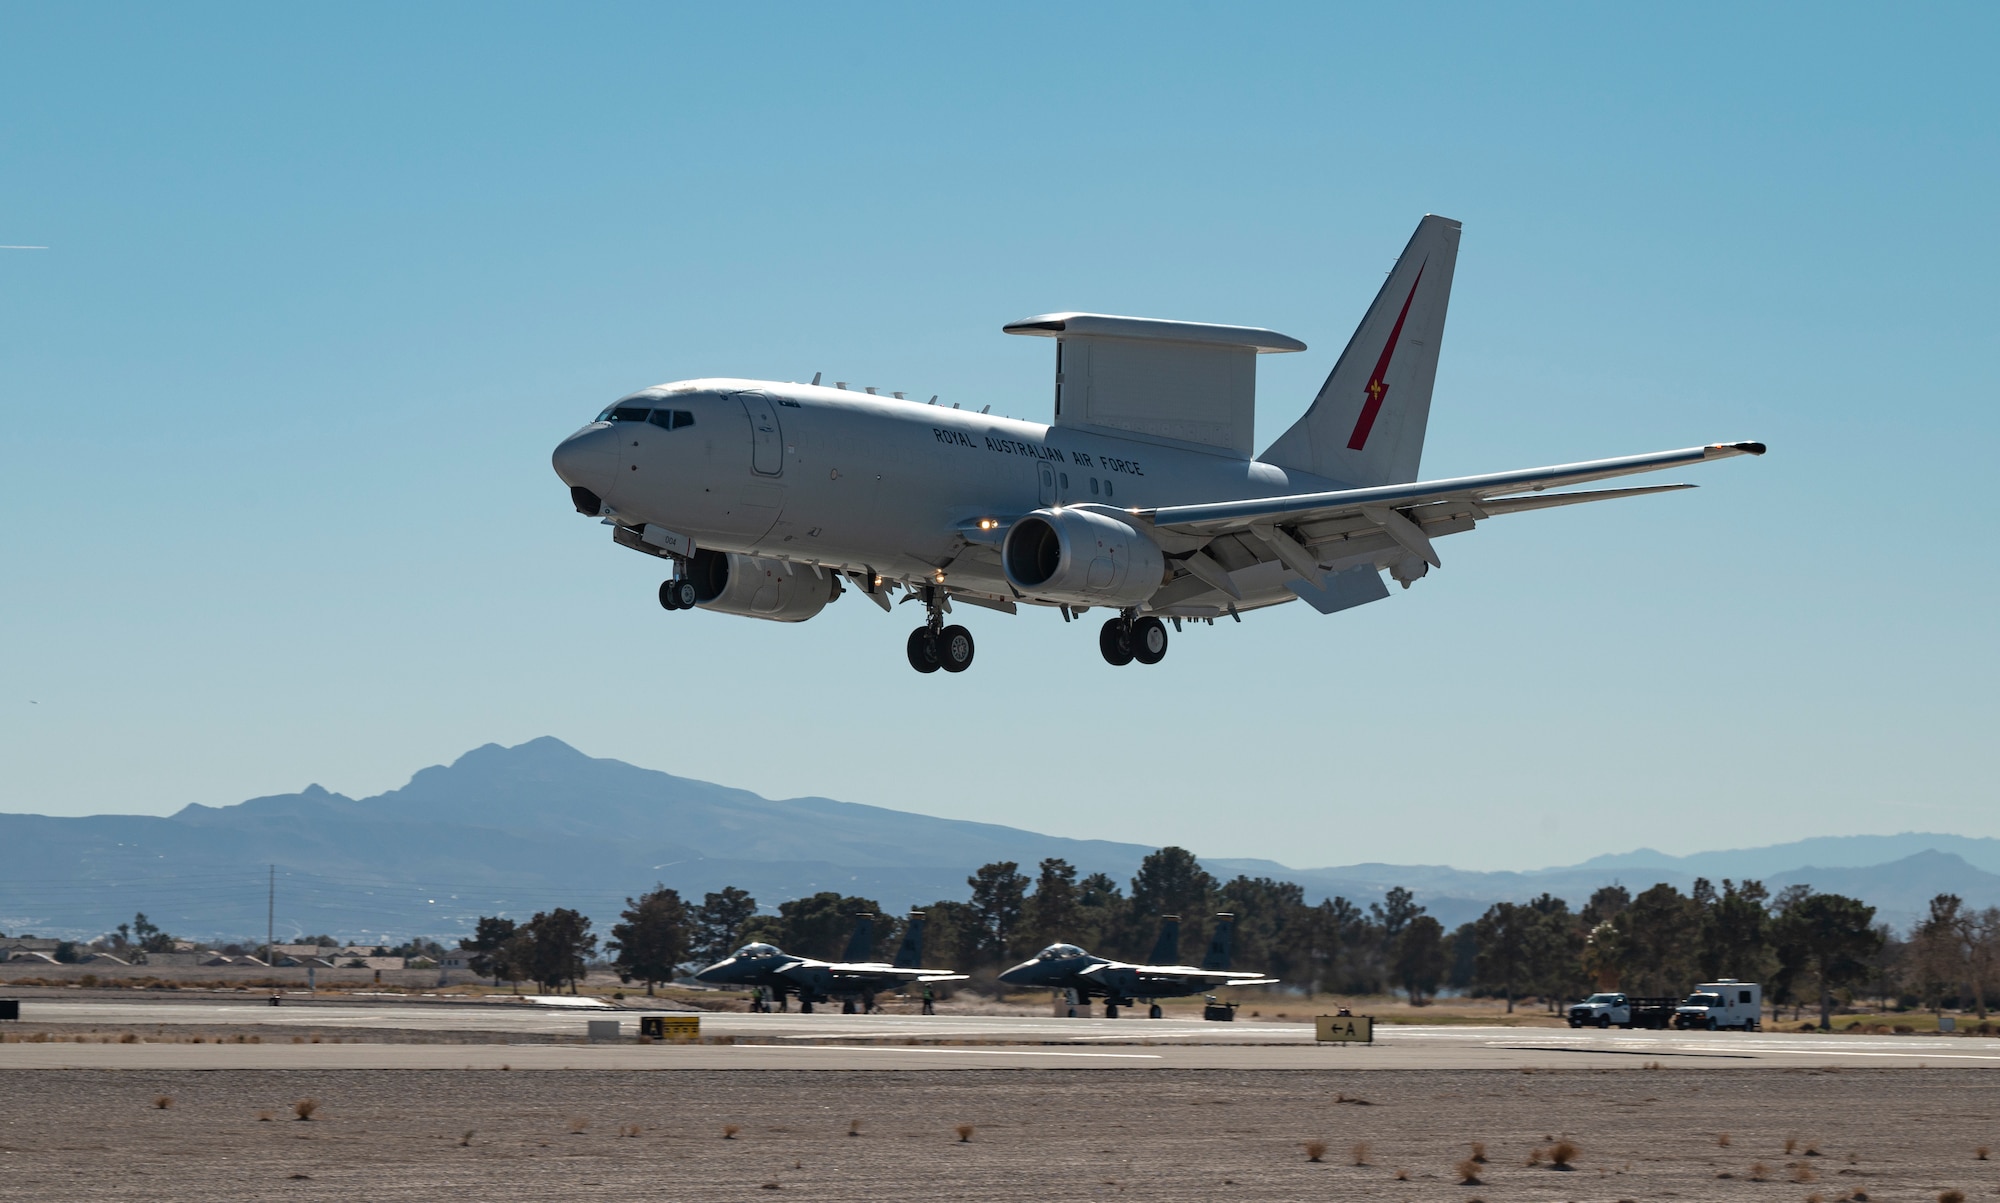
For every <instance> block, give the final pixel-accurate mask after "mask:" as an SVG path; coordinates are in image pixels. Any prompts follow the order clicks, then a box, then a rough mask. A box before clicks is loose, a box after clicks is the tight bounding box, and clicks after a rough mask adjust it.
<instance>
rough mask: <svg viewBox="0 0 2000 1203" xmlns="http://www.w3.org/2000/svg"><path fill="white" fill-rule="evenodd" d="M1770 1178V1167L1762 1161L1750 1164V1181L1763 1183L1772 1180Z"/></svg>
mask: <svg viewBox="0 0 2000 1203" xmlns="http://www.w3.org/2000/svg"><path fill="white" fill-rule="evenodd" d="M1770 1176H1771V1167H1770V1166H1768V1165H1765V1164H1764V1163H1763V1162H1761V1161H1755V1162H1752V1163H1751V1164H1750V1181H1752V1182H1763V1181H1765V1180H1767V1179H1768V1178H1770Z"/></svg>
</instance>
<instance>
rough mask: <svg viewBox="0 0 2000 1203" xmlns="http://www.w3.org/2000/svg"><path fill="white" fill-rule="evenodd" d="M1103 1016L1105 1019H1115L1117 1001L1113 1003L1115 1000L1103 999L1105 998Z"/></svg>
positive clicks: (1116, 1016)
mask: <svg viewBox="0 0 2000 1203" xmlns="http://www.w3.org/2000/svg"><path fill="white" fill-rule="evenodd" d="M1104 1017H1105V1018H1106V1019H1116V1018H1118V1004H1117V1003H1115V1002H1112V1001H1111V1000H1110V999H1105V1000H1104Z"/></svg>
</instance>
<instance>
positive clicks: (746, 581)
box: [687, 549, 840, 622]
mask: <svg viewBox="0 0 2000 1203" xmlns="http://www.w3.org/2000/svg"><path fill="white" fill-rule="evenodd" d="M687 574H688V579H689V580H691V581H693V582H694V593H695V605H697V606H699V607H700V608H702V609H704V610H714V611H715V612H716V613H718V614H740V615H742V616H743V617H745V618H768V619H770V620H771V621H773V622H804V621H805V620H806V619H808V618H811V617H812V616H813V615H815V614H817V613H819V612H820V611H821V610H824V609H826V603H828V602H830V601H832V600H833V599H834V598H836V597H839V596H840V582H839V581H838V579H836V578H835V576H834V574H833V573H831V572H828V573H826V574H825V575H824V576H821V575H818V574H815V573H814V572H813V570H812V569H811V568H809V567H807V566H805V565H803V564H791V565H787V564H785V563H784V562H783V561H780V560H764V559H759V558H758V557H756V556H739V555H736V554H735V553H733V552H722V551H709V550H707V549H703V550H700V551H697V552H695V553H694V555H693V557H692V558H690V559H689V560H688V567H687Z"/></svg>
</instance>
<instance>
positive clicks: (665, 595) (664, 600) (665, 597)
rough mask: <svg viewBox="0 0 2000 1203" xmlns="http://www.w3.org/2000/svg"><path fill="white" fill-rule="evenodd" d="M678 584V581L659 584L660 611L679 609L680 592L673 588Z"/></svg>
mask: <svg viewBox="0 0 2000 1203" xmlns="http://www.w3.org/2000/svg"><path fill="white" fill-rule="evenodd" d="M678 584H680V582H679V581H661V582H660V609H662V610H678V609H680V608H681V591H680V590H679V589H678V588H676V587H675V586H677V585H678Z"/></svg>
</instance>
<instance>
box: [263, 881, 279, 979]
mask: <svg viewBox="0 0 2000 1203" xmlns="http://www.w3.org/2000/svg"><path fill="white" fill-rule="evenodd" d="M277 932H278V866H276V865H272V866H271V884H270V888H269V890H268V892H267V893H266V894H265V895H264V965H265V967H266V968H272V969H275V968H277V965H278V958H276V957H275V956H273V955H271V946H272V945H273V944H275V943H276V942H277V938H278V935H277Z"/></svg>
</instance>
